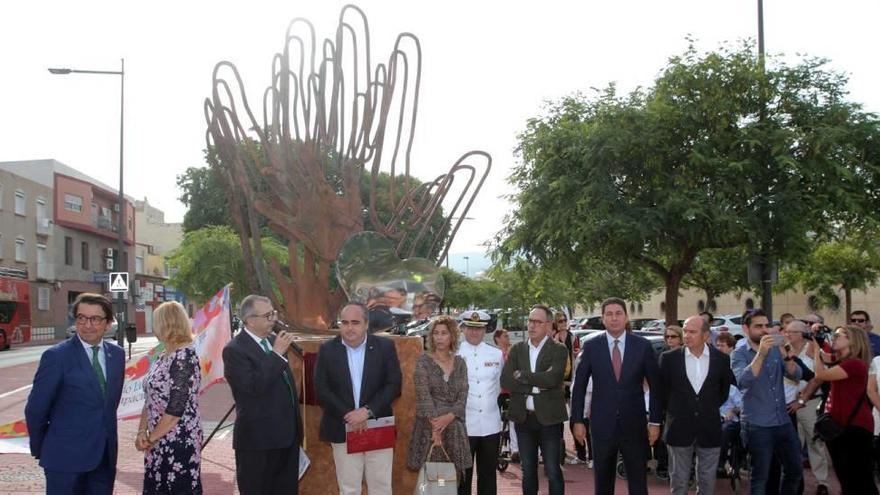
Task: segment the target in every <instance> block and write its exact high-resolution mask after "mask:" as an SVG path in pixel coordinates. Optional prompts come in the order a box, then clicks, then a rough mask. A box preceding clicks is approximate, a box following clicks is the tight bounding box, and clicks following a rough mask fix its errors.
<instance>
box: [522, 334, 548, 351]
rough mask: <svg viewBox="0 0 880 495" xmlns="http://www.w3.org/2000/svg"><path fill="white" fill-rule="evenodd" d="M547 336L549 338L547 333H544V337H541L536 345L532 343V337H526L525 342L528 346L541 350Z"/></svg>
mask: <svg viewBox="0 0 880 495" xmlns="http://www.w3.org/2000/svg"><path fill="white" fill-rule="evenodd" d="M549 338H550V335H549V334H547V335H545V336H544V338H543V339H541V342H539V343H538V345H536V346H535V345H532V339H529V338H526V342H527V343H528V345H529V347H531V348H532V349H534V350H536V351H538V352H541V348H542V347H544V344H545V343H546V342H547V339H549Z"/></svg>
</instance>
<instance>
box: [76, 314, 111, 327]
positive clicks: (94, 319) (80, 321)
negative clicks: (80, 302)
mask: <svg viewBox="0 0 880 495" xmlns="http://www.w3.org/2000/svg"><path fill="white" fill-rule="evenodd" d="M106 319H107V318H105V317H103V316H86V315H76V324H77V325H85V324H86V322H89V323H91V324H92V326H98V325H100V324H101V322H102V321H104V320H106Z"/></svg>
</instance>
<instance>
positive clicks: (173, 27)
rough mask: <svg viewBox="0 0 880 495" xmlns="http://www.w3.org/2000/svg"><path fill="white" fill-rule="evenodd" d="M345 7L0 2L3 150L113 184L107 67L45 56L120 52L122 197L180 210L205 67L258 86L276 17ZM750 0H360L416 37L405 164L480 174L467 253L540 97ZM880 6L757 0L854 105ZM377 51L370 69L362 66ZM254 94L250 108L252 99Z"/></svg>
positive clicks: (750, 19)
mask: <svg viewBox="0 0 880 495" xmlns="http://www.w3.org/2000/svg"><path fill="white" fill-rule="evenodd" d="M345 3H346V2H340V1H333V0H320V1H285V2H269V1H258V0H254V1H248V2H244V1H236V2H229V1H212V2H202V1H191V2H189V1H184V2H179V1H178V2H169V1H153V2H124V1H118V0H117V1H113V2H87V1H78V2H70V1H63V2H61V1H59V2H46V1H26V2H7V3H5V4H4V6H3V8H2V11H0V76H2V77H0V102H2V103H0V161H10V160H25V159H38V158H54V159H57V160H59V161H61V162H63V163H66V164H67V165H70V166H72V167H75V168H77V169H79V170H81V171H83V172H85V173H87V174H89V175H91V176H93V177H95V178H97V179H99V180H101V181H103V182H105V183H107V184H112V185H116V184H118V182H119V178H118V177H119V176H118V166H119V158H118V156H119V154H118V153H119V148H118V146H119V80H118V79H119V78H118V77H113V76H90V75H67V76H56V75H51V74H49V72H48V71H47V70H46V69H47V68H48V67H70V68H77V69H93V70H118V67H119V59H120V58H121V57H124V58H125V63H126V79H125V84H126V88H125V192H126V193H127V194H129V195H131V196H134V197H136V198H139V199H142V198H144V197H147V198H148V199H149V201H150V203H151V204H153V205H155V206H157V207H159V208H161V209H163V210H164V211H165V213H166V220H167V221H180V220H181V219H182V218H183V214H184V211H185V208H184V206H183V205H182V204H181V203H180V202H179V201H178V200H177V197H178V196H179V194H180V193H179V191H178V190H177V188H176V186H175V176H176V175H177V174H179V173H181V172H183V171H184V170H185V169H186V168H187V167H190V166H204V161H203V159H202V150H203V149H204V148H205V139H204V135H205V120H204V116H203V111H202V105H203V101H204V98H205V97H206V96H207V95H209V94H210V91H211V72H212V70H213V67H214V65H215V64H216V63H217V62H218V61H220V60H229V61H231V62H233V63H235V64H236V65H237V66H238V68H239V70H240V72H241V74H242V75H243V77H244V82H245V85H246V86H247V87H248V91H249V94H250V95H257V94H261V92H262V91H263V89H264V88H265V87H266V86H267V85H268V84H269V75H270V62H271V58H272V56H273V54H274V53H276V52H278V51H280V50H281V47H282V42H283V38H284V32H285V29H286V27H287V24H288V23H289V21H290V20H292V19H293V18H295V17H306V18H309V19H310V20H311V21H312V22H313V23H314V25H315V28H316V32H317V35H318V36H319V38H321V39H323V38H326V37H331V36H332V35H333V33H334V30H335V26H336V19H337V17H338V15H339V11H340V8H341V7H342V6H343V5H344V4H345ZM756 4H757V2H756V1H754V0H687V1H686V0H668V1H664V2H657V1H634V0H616V1H603V2H598V1H594V0H581V1H576V2H554V1H543V2H515V1H506V2H500V1H497V2H495V1H492V2H489V1H479V0H469V1H453V0H446V1H442V2H440V1H435V2H422V1H416V0H409V1H390V0H381V1H379V0H376V1H372V0H371V1H362V2H359V3H358V5H359V6H360V7H361V8H362V9H363V10H364V11H365V13H366V14H367V17H368V20H369V23H370V30H371V33H370V34H371V37H372V56H373V60H374V61H375V62H378V61H383V62H384V61H386V60H387V58H388V53H389V49H390V47H391V44H392V43H393V41H394V39H395V37H396V36H397V34H398V33H400V32H402V31H408V32H412V33H414V34H416V35H417V36H418V37H419V38H420V40H421V45H422V53H423V71H422V92H421V101H420V110H419V120H418V123H417V129H416V134H415V141H414V145H413V153H412V158H413V164H414V166H415V169H414V174H415V175H416V176H418V177H420V178H422V179H427V178H431V177H434V176H435V175H436V171H437V170H440V169H446V168H448V167H449V166H450V165H451V164H452V163H453V162H454V161H455V160H456V159H457V158H458V157H459V156H461V155H462V154H463V153H465V152H467V151H469V150H474V149H478V150H484V151H486V152H488V153H490V154H491V155H492V157H493V159H494V168H493V170H492V173H491V175H490V177H489V180H488V182H487V184H486V186H485V188H484V191H483V193H482V195H481V197H480V198H479V199H478V200H477V202H476V203H475V205H474V208H473V209H472V210H471V212H470V213H469V216H471V217H473V218H474V220H469V221H467V222H465V225H464V226H463V228H462V230H461V231H460V232H459V235H458V237H457V239H456V241H455V243H454V244H453V248H452V251H453V252H471V251H482V248H481V247H480V245H481V244H482V243H483V242H485V241H486V240H488V239H490V238H491V237H492V236H493V234H494V233H495V232H497V230H498V229H499V228H500V225H501V221H502V219H503V217H504V215H505V214H506V213H509V211H510V209H511V207H510V205H509V204H508V203H506V202H505V201H504V200H503V199H502V198H501V196H502V195H505V194H510V193H511V192H512V191H511V189H510V186H508V185H507V182H506V177H507V175H508V173H509V171H510V169H511V168H512V167H513V166H514V165H515V164H516V157H515V156H514V153H513V150H514V148H515V146H516V135H517V134H518V133H519V132H521V131H522V130H523V129H524V126H525V122H526V120H527V119H528V118H530V117H534V116H537V115H539V114H540V113H541V111H542V108H543V105H544V102H546V101H547V100H551V99H557V98H559V97H561V96H564V95H566V94H569V93H572V92H575V91H578V90H588V89H589V88H590V87H604V86H605V85H606V84H607V83H608V82H610V81H616V82H617V83H618V85H619V87H620V88H621V89H622V90H625V91H628V90H630V89H632V88H633V87H635V86H638V85H643V86H644V85H650V84H651V82H652V80H653V79H654V77H655V76H656V75H657V74H658V72H659V70H660V69H661V68H662V67H663V66H664V64H665V62H666V60H667V58H668V57H669V56H671V55H674V54H678V53H681V52H682V51H683V50H684V49H685V48H686V46H687V42H686V41H685V36H687V35H688V34H690V35H692V36H694V37H695V38H697V40H698V43H699V44H698V46H699V48H700V49H703V50H709V49H713V48H715V47H717V46H718V44H719V43H720V42H722V41H725V40H737V39H741V38H749V37H752V38H755V37H756V36H757V20H756ZM878 19H880V2H877V1H874V0H867V1H866V0H839V1H836V2H829V1H827V0H825V1H822V2H819V1H814V0H797V1H795V0H766V1H765V37H766V46H767V51H768V53H780V52H782V53H785V54H786V55H787V56H794V55H795V54H798V53H807V54H810V55H815V56H823V57H828V58H830V59H831V60H832V64H833V67H835V68H837V69H840V70H843V71H845V72H847V73H848V74H849V75H850V85H849V89H850V91H851V99H852V100H854V101H858V102H862V103H863V104H864V105H865V107H866V108H867V109H868V110H871V111H880V92H878V88H880V68H878V56H877V49H878V48H880V34H878V32H880V30H878V27H877V21H878ZM375 62H374V63H375ZM252 103H253V102H252Z"/></svg>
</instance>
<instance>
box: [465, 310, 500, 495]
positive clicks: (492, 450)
mask: <svg viewBox="0 0 880 495" xmlns="http://www.w3.org/2000/svg"><path fill="white" fill-rule="evenodd" d="M489 320H490V317H489V315H488V314H487V313H485V312H483V311H465V312H464V313H462V315H461V324H462V329H463V331H464V338H465V340H464V342H462V343H461V345H459V347H458V355H459V356H461V357H462V358H463V359H464V361H465V363H467V376H468V399H467V408H466V410H465V413H466V414H465V423H466V425H467V432H468V440H470V444H471V456H475V460H474V465H475V466H476V467H477V493H479V494H483V493H496V492H497V489H496V485H495V469H496V468H497V467H498V441H499V434H500V433H501V411H500V410H499V409H498V396H499V395H500V394H501V369H502V368H503V367H504V358H503V357H502V354H501V349H499V348H497V347H495V346H494V345H491V344H487V343H486V342H484V341H483V337H484V336H485V335H486V325H487V324H488V323H489ZM473 474H474V470H473V468H471V469H468V470H467V471H465V474H464V480H463V483H461V484H460V485H458V493H459V495H465V494H468V495H469V494H470V493H471V484H472V479H473Z"/></svg>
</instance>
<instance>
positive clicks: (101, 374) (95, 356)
mask: <svg viewBox="0 0 880 495" xmlns="http://www.w3.org/2000/svg"><path fill="white" fill-rule="evenodd" d="M98 349H99V347H98V346H96V345H93V346H92V368H94V369H95V375H97V376H98V385H100V386H101V393H102V394H106V393H107V380H106V379H105V378H104V370H102V369H101V363H100V362H98Z"/></svg>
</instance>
